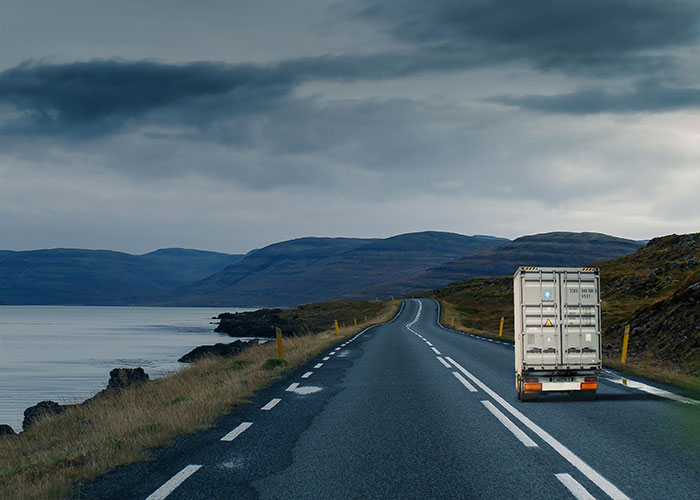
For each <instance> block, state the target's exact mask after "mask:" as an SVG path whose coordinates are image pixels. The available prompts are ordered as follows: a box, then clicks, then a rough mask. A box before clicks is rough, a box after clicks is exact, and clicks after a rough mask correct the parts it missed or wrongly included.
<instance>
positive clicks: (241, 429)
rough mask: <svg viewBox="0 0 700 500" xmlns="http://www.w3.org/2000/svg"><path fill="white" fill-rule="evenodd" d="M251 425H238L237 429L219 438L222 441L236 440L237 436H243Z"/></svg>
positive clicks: (250, 423)
mask: <svg viewBox="0 0 700 500" xmlns="http://www.w3.org/2000/svg"><path fill="white" fill-rule="evenodd" d="M251 425H253V422H243V423H242V424H240V425H239V426H238V427H236V428H235V429H233V430H232V431H231V432H229V433H228V434H226V435H225V436H224V437H222V438H221V440H222V441H233V440H234V439H236V438H237V437H238V436H240V435H241V434H243V432H245V431H246V430H248V428H249V427H250V426H251Z"/></svg>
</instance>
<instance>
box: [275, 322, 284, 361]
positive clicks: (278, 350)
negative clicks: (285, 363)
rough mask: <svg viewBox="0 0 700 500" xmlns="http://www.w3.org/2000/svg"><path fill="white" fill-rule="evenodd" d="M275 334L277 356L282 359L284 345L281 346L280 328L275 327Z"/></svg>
mask: <svg viewBox="0 0 700 500" xmlns="http://www.w3.org/2000/svg"><path fill="white" fill-rule="evenodd" d="M275 336H276V337H277V357H278V358H280V359H284V347H283V346H282V330H280V329H279V328H275Z"/></svg>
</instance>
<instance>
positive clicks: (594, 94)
mask: <svg viewBox="0 0 700 500" xmlns="http://www.w3.org/2000/svg"><path fill="white" fill-rule="evenodd" d="M486 101H488V102H493V103H496V104H504V105H506V106H514V107H518V108H521V109H527V110H534V111H541V112H548V113H565V114H596V113H659V112H666V111H677V110H683V109H690V108H700V89H697V88H674V87H667V86H664V85H661V84H659V83H658V82H655V81H652V82H649V81H646V82H641V83H638V84H636V85H635V86H634V88H633V89H631V90H629V91H627V92H622V93H618V92H609V91H605V90H601V89H589V90H581V91H578V92H571V93H567V94H560V95H526V96H511V95H506V96H495V97H491V98H489V99H486Z"/></svg>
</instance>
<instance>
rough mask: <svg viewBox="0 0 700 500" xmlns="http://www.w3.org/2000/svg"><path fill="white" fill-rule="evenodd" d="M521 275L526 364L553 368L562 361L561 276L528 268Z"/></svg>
mask: <svg viewBox="0 0 700 500" xmlns="http://www.w3.org/2000/svg"><path fill="white" fill-rule="evenodd" d="M521 279H522V280H523V283H522V290H523V298H522V305H521V307H522V309H523V310H522V317H523V333H522V335H523V338H522V354H523V366H525V367H537V368H553V367H556V366H557V365H558V364H559V359H560V355H559V348H560V340H559V339H560V334H559V317H560V316H559V304H558V298H559V280H558V279H557V276H556V274H555V273H553V272H543V271H528V272H525V273H523V274H522V276H521Z"/></svg>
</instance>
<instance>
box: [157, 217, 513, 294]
mask: <svg viewBox="0 0 700 500" xmlns="http://www.w3.org/2000/svg"><path fill="white" fill-rule="evenodd" d="M504 241H508V240H506V239H502V238H493V237H475V236H464V235H461V234H454V233H444V232H435V231H427V232H421V233H410V234H402V235H398V236H393V237H391V238H385V239H357V238H300V239H296V240H290V241H284V242H281V243H276V244H274V245H270V246H268V247H265V248H262V249H259V250H255V251H253V252H250V253H249V254H248V255H247V256H246V257H245V258H244V259H243V260H241V261H239V262H237V263H235V264H233V265H231V266H229V267H227V268H226V269H224V270H222V271H220V272H218V273H216V274H214V275H213V276H211V277H209V278H207V279H205V280H202V281H200V282H199V283H196V284H195V285H193V286H192V287H189V288H188V289H180V290H178V293H177V294H171V296H170V297H168V300H167V301H166V303H167V304H169V305H226V306H232V305H235V306H287V305H298V304H303V303H308V302H315V301H322V300H328V299H332V298H337V297H341V296H343V295H347V294H351V293H352V292H353V291H355V290H358V289H362V288H368V287H371V286H374V285H378V284H380V283H386V282H387V281H393V280H396V279H400V278H403V277H408V276H410V275H412V274H415V273H417V272H419V271H423V270H425V269H428V268H430V267H433V266H437V265H440V264H442V263H445V262H448V261H450V260H453V259H455V258H457V257H459V256H462V255H465V254H468V253H473V252H475V251H478V250H483V249H487V248H490V247H493V246H496V245H499V244H501V243H503V242H504ZM363 298H374V297H373V296H372V297H368V296H365V297H363Z"/></svg>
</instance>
